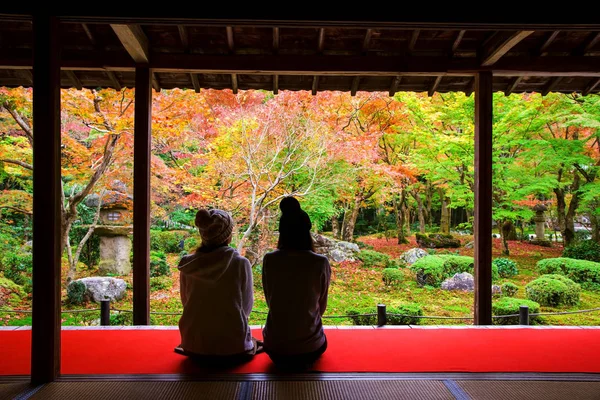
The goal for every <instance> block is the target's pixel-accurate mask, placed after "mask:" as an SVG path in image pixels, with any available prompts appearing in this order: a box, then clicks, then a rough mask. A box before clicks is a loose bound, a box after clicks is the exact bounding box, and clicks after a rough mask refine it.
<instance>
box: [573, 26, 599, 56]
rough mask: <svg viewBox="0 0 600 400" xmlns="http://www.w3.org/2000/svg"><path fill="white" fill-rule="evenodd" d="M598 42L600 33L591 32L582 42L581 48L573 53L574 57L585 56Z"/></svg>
mask: <svg viewBox="0 0 600 400" xmlns="http://www.w3.org/2000/svg"><path fill="white" fill-rule="evenodd" d="M598 42H600V32H592V33H590V34H589V36H588V37H587V38H586V39H585V40H584V41H583V43H582V44H581V46H580V47H579V48H578V49H577V50H575V51H574V54H575V55H585V53H587V52H588V51H590V50H591V49H592V48H593V47H594V46H595V45H596V44H597V43H598Z"/></svg>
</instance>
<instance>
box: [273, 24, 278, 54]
mask: <svg viewBox="0 0 600 400" xmlns="http://www.w3.org/2000/svg"><path fill="white" fill-rule="evenodd" d="M273 52H274V53H275V54H277V53H279V28H277V27H275V28H273Z"/></svg>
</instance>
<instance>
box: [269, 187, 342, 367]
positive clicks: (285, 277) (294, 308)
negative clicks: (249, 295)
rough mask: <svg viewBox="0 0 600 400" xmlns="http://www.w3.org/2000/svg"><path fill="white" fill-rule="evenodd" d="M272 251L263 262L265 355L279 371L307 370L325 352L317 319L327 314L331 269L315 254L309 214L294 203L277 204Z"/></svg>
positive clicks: (285, 200)
mask: <svg viewBox="0 0 600 400" xmlns="http://www.w3.org/2000/svg"><path fill="white" fill-rule="evenodd" d="M279 208H280V209H281V218H280V219H279V242H278V243H277V250H276V251H274V252H271V253H268V254H266V255H265V257H264V259H263V275H262V280H263V288H264V292H265V299H266V302H267V305H268V306H269V314H268V315H267V322H266V324H265V327H264V329H263V338H264V347H265V352H266V353H267V354H268V355H269V357H271V359H272V360H273V362H274V363H275V364H276V365H278V366H280V367H283V368H286V369H287V368H293V369H296V368H306V367H309V365H310V364H312V363H313V362H314V361H315V360H317V359H318V358H319V357H320V356H321V354H323V353H324V352H325V350H326V349H327V338H326V337H325V333H324V332H323V324H322V322H321V317H322V316H323V313H324V312H325V309H326V308H327V291H328V290H329V280H330V277H331V268H330V266H329V261H328V260H327V257H324V256H321V255H318V254H316V253H315V252H314V248H313V240H312V237H311V234H310V229H311V227H312V224H311V222H310V218H309V217H308V214H306V212H304V211H303V210H302V208H301V207H300V203H299V202H298V200H296V199H295V198H293V197H285V198H284V199H283V200H282V201H281V203H280V204H279Z"/></svg>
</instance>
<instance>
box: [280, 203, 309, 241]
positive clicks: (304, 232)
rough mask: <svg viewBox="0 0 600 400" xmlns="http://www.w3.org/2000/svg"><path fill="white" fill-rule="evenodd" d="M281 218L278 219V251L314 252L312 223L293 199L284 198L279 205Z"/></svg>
mask: <svg viewBox="0 0 600 400" xmlns="http://www.w3.org/2000/svg"><path fill="white" fill-rule="evenodd" d="M279 209H280V210H281V218H280V219H279V240H278V241H277V248H278V249H279V250H311V251H315V246H314V243H313V239H312V236H311V234H310V229H311V228H312V223H311V222H310V218H309V217H308V214H307V213H306V212H305V211H304V210H302V208H300V203H299V202H298V200H296V199H295V198H294V197H291V196H289V197H284V198H283V200H281V202H280V203H279Z"/></svg>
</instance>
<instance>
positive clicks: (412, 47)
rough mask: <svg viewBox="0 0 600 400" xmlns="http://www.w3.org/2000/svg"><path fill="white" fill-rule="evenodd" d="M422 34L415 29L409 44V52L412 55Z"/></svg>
mask: <svg viewBox="0 0 600 400" xmlns="http://www.w3.org/2000/svg"><path fill="white" fill-rule="evenodd" d="M420 33H421V31H420V30H419V29H415V30H414V31H413V32H412V35H411V37H410V42H409V43H408V52H409V53H412V52H414V51H415V46H416V44H417V40H419V34H420Z"/></svg>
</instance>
